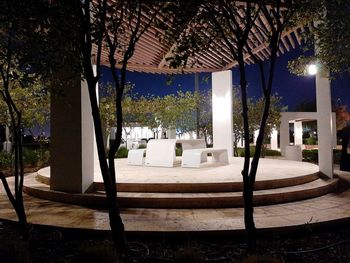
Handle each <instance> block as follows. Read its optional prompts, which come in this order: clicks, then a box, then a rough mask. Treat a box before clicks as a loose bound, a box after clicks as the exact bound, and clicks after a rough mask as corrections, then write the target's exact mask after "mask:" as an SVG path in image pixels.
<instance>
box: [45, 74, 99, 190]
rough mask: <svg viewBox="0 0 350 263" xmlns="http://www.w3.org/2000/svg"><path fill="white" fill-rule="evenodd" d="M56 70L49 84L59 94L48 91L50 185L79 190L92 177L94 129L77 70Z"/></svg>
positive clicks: (59, 188)
mask: <svg viewBox="0 0 350 263" xmlns="http://www.w3.org/2000/svg"><path fill="white" fill-rule="evenodd" d="M56 74H57V75H56V79H54V80H53V82H52V85H53V87H59V89H60V91H61V92H62V93H63V94H55V93H52V95H51V96H52V99H51V145H50V152H51V179H50V188H51V189H52V190H57V191H64V192H73V193H83V192H85V191H86V190H87V189H88V188H89V187H90V186H91V185H92V183H93V180H94V146H93V141H94V140H93V138H94V130H93V122H92V115H91V106H90V99H89V94H88V89H87V84H86V82H85V81H81V76H80V74H76V75H73V74H71V72H70V71H69V70H63V71H61V72H57V73H56ZM67 75H68V77H67Z"/></svg>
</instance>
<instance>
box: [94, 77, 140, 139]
mask: <svg viewBox="0 0 350 263" xmlns="http://www.w3.org/2000/svg"><path fill="white" fill-rule="evenodd" d="M133 89H134V85H133V84H131V83H130V82H127V83H126V87H125V92H124V96H123V101H122V108H123V110H124V118H123V129H124V133H125V134H126V136H128V135H130V132H131V130H132V127H133V125H135V123H136V122H137V121H138V119H139V116H138V113H139V111H140V109H139V105H138V103H137V99H136V95H137V94H133ZM99 94H102V97H101V99H100V105H99V110H100V115H101V120H102V127H103V130H104V131H105V133H104V138H105V140H106V139H107V138H108V134H110V132H111V128H112V127H114V126H115V123H116V104H115V89H114V87H113V85H111V84H110V83H108V84H106V85H103V84H102V85H100V90H99ZM128 128H129V129H128Z"/></svg>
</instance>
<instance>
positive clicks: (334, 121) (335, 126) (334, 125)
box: [332, 112, 337, 148]
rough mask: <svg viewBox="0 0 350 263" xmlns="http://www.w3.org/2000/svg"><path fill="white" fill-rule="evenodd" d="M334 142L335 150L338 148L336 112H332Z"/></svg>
mask: <svg viewBox="0 0 350 263" xmlns="http://www.w3.org/2000/svg"><path fill="white" fill-rule="evenodd" d="M332 135H333V138H332V141H333V148H336V147H337V123H336V115H335V112H332Z"/></svg>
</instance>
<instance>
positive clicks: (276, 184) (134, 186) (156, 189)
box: [36, 173, 319, 193]
mask: <svg viewBox="0 0 350 263" xmlns="http://www.w3.org/2000/svg"><path fill="white" fill-rule="evenodd" d="M318 178H319V176H318V173H312V174H306V175H301V176H298V177H291V178H279V179H273V180H259V181H256V182H255V190H263V189H274V188H280V187H287V186H294V185H300V184H305V183H308V182H312V181H314V180H316V179H318ZM36 179H37V180H38V181H39V182H41V183H43V184H46V185H50V179H49V178H47V177H45V176H42V175H40V174H38V175H37V176H36ZM242 188H243V183H242V182H204V183H200V182H198V183H197V182H196V183H147V182H145V183H117V189H118V191H119V192H142V193H207V192H210V193H216V192H239V191H242ZM91 191H92V192H94V191H104V185H103V183H102V182H94V183H93V188H92V190H91Z"/></svg>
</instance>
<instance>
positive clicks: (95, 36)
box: [75, 0, 164, 251]
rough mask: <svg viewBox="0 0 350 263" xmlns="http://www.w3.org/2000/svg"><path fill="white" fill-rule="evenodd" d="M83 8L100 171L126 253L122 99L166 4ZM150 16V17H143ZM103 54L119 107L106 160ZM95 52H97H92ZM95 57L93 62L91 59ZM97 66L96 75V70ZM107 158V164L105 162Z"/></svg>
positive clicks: (115, 233) (101, 2) (83, 4)
mask: <svg viewBox="0 0 350 263" xmlns="http://www.w3.org/2000/svg"><path fill="white" fill-rule="evenodd" d="M75 3H77V4H78V5H79V6H80V8H79V14H80V17H79V18H80V21H82V28H81V30H80V33H81V36H80V40H81V42H80V43H81V56H82V66H83V71H84V76H85V78H86V81H87V84H88V90H89V96H90V102H91V108H92V116H93V122H94V126H95V137H96V144H97V151H98V156H99V161H100V168H101V173H102V177H103V182H104V186H105V191H106V196H107V204H108V209H109V216H110V226H111V230H112V237H113V241H114V243H115V245H116V248H117V249H118V250H120V251H126V248H127V244H126V240H125V236H124V224H123V222H122V219H121V217H120V210H119V206H118V203H117V188H116V182H117V181H116V169H115V164H114V157H115V154H116V152H117V150H118V148H119V146H120V143H121V139H122V130H123V128H122V125H123V112H122V99H123V94H124V90H125V85H126V71H127V66H128V62H129V60H130V59H131V58H132V56H133V55H134V50H135V47H136V44H137V42H138V41H139V40H140V38H141V36H142V35H143V34H144V33H145V32H147V30H148V29H149V28H150V26H151V24H152V23H153V22H154V20H155V19H156V17H157V15H158V13H159V11H160V10H161V8H162V7H163V6H164V2H158V1H155V2H149V1H123V0H122V1H107V0H98V1H91V0H86V1H79V0H77V1H75ZM144 14H147V16H144ZM102 50H103V52H106V53H107V54H108V63H109V66H110V69H111V73H112V77H113V87H114V89H115V107H116V125H115V126H116V127H117V131H116V140H114V141H113V142H112V144H111V145H110V149H109V151H108V154H107V156H106V149H105V145H104V140H103V128H102V122H101V116H100V113H99V108H98V105H97V104H98V103H97V99H96V90H95V86H96V84H97V82H98V81H99V79H100V77H101V71H100V65H101V63H102V61H101V60H102ZM93 51H94V52H93ZM92 53H94V55H95V57H94V61H91V55H92ZM93 64H95V65H96V73H94V66H93ZM106 157H107V158H108V161H107V160H106Z"/></svg>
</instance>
